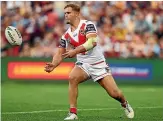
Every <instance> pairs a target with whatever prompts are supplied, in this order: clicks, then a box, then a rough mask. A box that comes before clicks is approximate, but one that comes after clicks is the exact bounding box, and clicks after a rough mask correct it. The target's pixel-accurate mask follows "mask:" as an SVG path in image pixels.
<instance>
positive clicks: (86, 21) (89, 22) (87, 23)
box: [81, 20, 95, 25]
mask: <svg viewBox="0 0 163 121" xmlns="http://www.w3.org/2000/svg"><path fill="white" fill-rule="evenodd" d="M81 21H82V22H83V23H85V24H86V25H89V24H93V25H95V23H93V22H92V21H90V20H81Z"/></svg>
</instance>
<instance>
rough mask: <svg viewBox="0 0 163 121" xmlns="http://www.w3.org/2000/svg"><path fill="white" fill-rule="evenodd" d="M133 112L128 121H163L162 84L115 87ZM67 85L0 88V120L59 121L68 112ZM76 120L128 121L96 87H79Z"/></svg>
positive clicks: (7, 86) (36, 84)
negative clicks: (124, 97) (121, 93)
mask: <svg viewBox="0 0 163 121" xmlns="http://www.w3.org/2000/svg"><path fill="white" fill-rule="evenodd" d="M119 87H120V89H122V91H123V93H124V95H125V96H126V97H127V99H128V101H129V102H130V104H131V105H132V107H133V108H134V110H135V118H134V119H132V120H131V119H130V121H163V85H162V86H151V85H150V86H143V85H139V86H138V85H137V86H134V85H119ZM67 90H68V84H67V83H62V84H61V83H59V84H58V83H34V84H33V83H14V82H13V83H12V82H7V83H6V82H5V83H2V85H1V103H2V105H1V120H2V121H63V119H64V118H65V116H66V115H67V113H68V108H69V105H68V91H67ZM78 109H79V111H78V117H79V121H129V119H127V118H126V117H125V116H124V112H123V110H122V109H121V107H120V104H119V103H118V102H117V101H115V100H113V99H112V98H110V97H109V96H108V95H107V93H106V92H105V91H104V90H103V88H101V87H100V86H99V85H98V84H96V83H93V84H87V83H86V84H84V83H83V84H81V85H80V86H79V98H78Z"/></svg>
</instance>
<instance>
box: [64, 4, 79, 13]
mask: <svg viewBox="0 0 163 121" xmlns="http://www.w3.org/2000/svg"><path fill="white" fill-rule="evenodd" d="M68 7H71V8H72V10H73V11H76V12H80V6H78V5H76V4H73V3H71V4H67V5H66V6H65V7H64V9H66V8H68Z"/></svg>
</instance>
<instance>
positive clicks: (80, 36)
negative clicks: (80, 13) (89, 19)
mask: <svg viewBox="0 0 163 121" xmlns="http://www.w3.org/2000/svg"><path fill="white" fill-rule="evenodd" d="M85 25H86V24H85V23H83V24H82V26H81V27H80V30H79V33H78V40H79V42H77V41H75V40H74V39H73V38H72V37H71V36H70V34H69V33H66V34H65V36H64V37H65V39H66V40H67V41H68V42H69V43H70V44H71V45H73V46H74V47H78V46H80V45H82V44H84V43H85V42H86V35H85V30H84V28H85Z"/></svg>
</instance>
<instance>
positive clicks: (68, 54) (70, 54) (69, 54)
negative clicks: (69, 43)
mask: <svg viewBox="0 0 163 121" xmlns="http://www.w3.org/2000/svg"><path fill="white" fill-rule="evenodd" d="M76 54H77V53H76V51H75V50H68V51H66V52H65V53H64V54H62V57H63V58H73V57H75V56H76Z"/></svg>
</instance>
